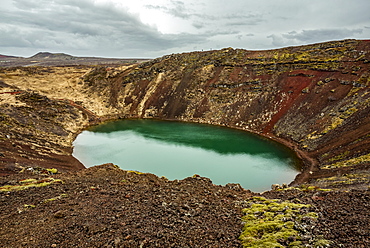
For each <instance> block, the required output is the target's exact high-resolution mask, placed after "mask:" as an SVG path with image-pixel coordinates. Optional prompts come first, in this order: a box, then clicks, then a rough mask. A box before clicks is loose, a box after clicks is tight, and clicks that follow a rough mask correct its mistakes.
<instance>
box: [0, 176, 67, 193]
mask: <svg viewBox="0 0 370 248" xmlns="http://www.w3.org/2000/svg"><path fill="white" fill-rule="evenodd" d="M53 183H63V181H62V180H60V179H54V178H45V179H41V180H38V181H37V180H35V179H25V180H21V181H19V182H18V184H16V185H4V186H1V187H0V192H8V191H17V190H25V189H28V188H32V187H45V186H48V185H50V184H53Z"/></svg>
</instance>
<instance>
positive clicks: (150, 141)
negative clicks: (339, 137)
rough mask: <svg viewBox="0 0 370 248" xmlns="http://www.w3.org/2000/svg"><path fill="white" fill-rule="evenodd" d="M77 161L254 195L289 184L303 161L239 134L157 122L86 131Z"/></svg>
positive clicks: (273, 145) (76, 151)
mask: <svg viewBox="0 0 370 248" xmlns="http://www.w3.org/2000/svg"><path fill="white" fill-rule="evenodd" d="M73 145H74V151H73V156H74V157H76V158H77V159H78V160H80V161H81V162H82V163H83V164H84V165H85V166H86V167H91V166H94V165H99V164H104V163H114V164H116V165H118V166H120V167H121V168H122V169H124V170H136V171H140V172H149V173H153V174H156V175H157V176H165V177H167V178H168V179H170V180H174V179H183V178H185V177H189V176H193V175H194V174H198V175H200V176H204V177H208V178H210V179H211V180H212V182H213V183H214V184H220V185H225V184H227V183H239V184H241V185H242V186H243V188H245V189H250V190H252V191H255V192H262V191H265V190H269V189H270V187H271V184H276V183H278V184H282V183H290V182H291V181H292V180H293V179H294V178H295V176H296V175H297V174H298V173H299V161H298V160H297V158H296V157H295V156H294V154H293V153H292V152H291V151H290V150H288V149H287V148H286V147H284V146H282V145H280V144H278V143H276V142H272V141H270V140H267V139H264V138H261V137H259V136H257V135H254V134H250V133H247V132H244V131H240V130H234V129H230V128H224V127H218V126H211V125H203V124H194V123H182V122H169V121H157V120H121V121H114V122H108V123H105V124H102V125H99V126H95V127H92V128H90V129H89V130H86V131H83V132H82V133H81V134H80V135H78V136H77V138H76V140H75V141H74V143H73Z"/></svg>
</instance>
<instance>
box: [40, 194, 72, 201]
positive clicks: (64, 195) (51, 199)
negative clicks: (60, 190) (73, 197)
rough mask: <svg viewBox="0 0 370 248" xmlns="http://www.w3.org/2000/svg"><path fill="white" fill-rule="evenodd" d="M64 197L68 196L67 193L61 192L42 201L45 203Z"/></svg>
mask: <svg viewBox="0 0 370 248" xmlns="http://www.w3.org/2000/svg"><path fill="white" fill-rule="evenodd" d="M65 197H68V195H67V194H61V195H59V196H57V197H54V198H50V199H45V200H43V201H42V203H47V202H52V201H56V200H60V199H62V198H65Z"/></svg>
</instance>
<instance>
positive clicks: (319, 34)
mask: <svg viewBox="0 0 370 248" xmlns="http://www.w3.org/2000/svg"><path fill="white" fill-rule="evenodd" d="M362 32H363V30H362V29H315V30H314V29H312V30H302V31H300V32H297V31H291V32H288V33H285V34H280V35H279V34H272V35H269V36H267V38H272V44H273V45H274V46H278V47H281V46H287V45H295V44H302V42H303V43H305V44H307V43H315V42H322V41H328V40H335V39H345V38H348V37H353V36H354V35H356V34H361V33H362Z"/></svg>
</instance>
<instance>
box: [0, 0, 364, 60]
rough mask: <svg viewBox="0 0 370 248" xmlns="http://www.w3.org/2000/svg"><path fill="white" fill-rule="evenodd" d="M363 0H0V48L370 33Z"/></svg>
mask: <svg viewBox="0 0 370 248" xmlns="http://www.w3.org/2000/svg"><path fill="white" fill-rule="evenodd" d="M369 10H370V0H347V1H344V0H186V1H185V0H152V1H150V0H1V3H0V54H7V55H17V56H24V57H29V56H32V55H34V54H35V53H37V52H40V51H48V52H62V53H68V54H71V55H76V56H102V57H121V58H128V57H137V58H155V57H160V56H162V55H165V54H171V53H181V52H187V51H194V50H210V49H221V48H225V47H234V48H244V49H249V50H260V49H271V48H278V47H283V46H292V45H302V44H310V43H316V42H323V41H328V40H341V39H347V38H355V39H370V11H369Z"/></svg>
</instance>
